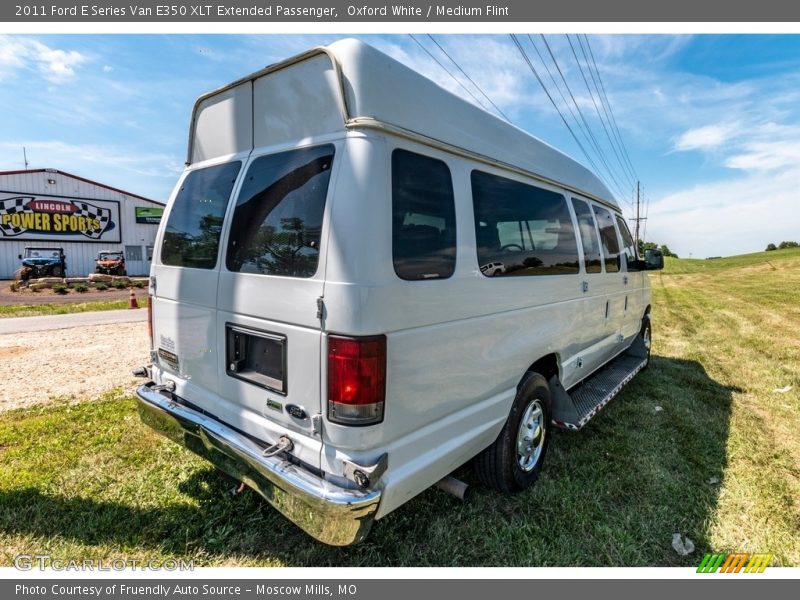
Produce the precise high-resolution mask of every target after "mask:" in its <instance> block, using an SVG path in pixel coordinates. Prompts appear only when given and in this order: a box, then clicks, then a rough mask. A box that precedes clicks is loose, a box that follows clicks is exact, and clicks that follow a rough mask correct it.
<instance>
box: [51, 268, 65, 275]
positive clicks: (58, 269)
mask: <svg viewBox="0 0 800 600" xmlns="http://www.w3.org/2000/svg"><path fill="white" fill-rule="evenodd" d="M50 274H51V275H52V276H53V277H63V276H64V272H63V271H62V270H61V267H53V270H52V271H50Z"/></svg>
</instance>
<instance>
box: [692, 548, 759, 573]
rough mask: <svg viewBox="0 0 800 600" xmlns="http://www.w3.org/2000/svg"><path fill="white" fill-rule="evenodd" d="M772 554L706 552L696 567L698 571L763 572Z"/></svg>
mask: <svg viewBox="0 0 800 600" xmlns="http://www.w3.org/2000/svg"><path fill="white" fill-rule="evenodd" d="M771 558H772V554H748V553H746V552H739V553H735V554H725V553H724V552H719V553H716V554H711V553H709V554H706V555H705V556H704V557H703V560H702V561H701V562H700V566H699V567H697V572H698V573H717V572H719V573H763V572H764V569H766V568H767V567H768V566H769V561H770V559H771Z"/></svg>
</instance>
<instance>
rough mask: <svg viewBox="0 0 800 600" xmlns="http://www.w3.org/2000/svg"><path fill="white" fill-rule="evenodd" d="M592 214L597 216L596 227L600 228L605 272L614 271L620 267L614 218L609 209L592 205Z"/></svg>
mask: <svg viewBox="0 0 800 600" xmlns="http://www.w3.org/2000/svg"><path fill="white" fill-rule="evenodd" d="M594 216H595V217H597V228H598V229H599V230H600V242H601V243H602V245H603V255H604V258H605V263H606V273H616V272H617V271H619V269H620V264H619V263H620V258H619V239H618V238H617V230H616V229H614V218H613V217H612V216H611V213H610V212H609V211H607V210H606V209H605V208H601V207H599V206H595V207H594Z"/></svg>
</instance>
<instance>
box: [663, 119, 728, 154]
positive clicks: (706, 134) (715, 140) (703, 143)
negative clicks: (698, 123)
mask: <svg viewBox="0 0 800 600" xmlns="http://www.w3.org/2000/svg"><path fill="white" fill-rule="evenodd" d="M739 130H740V126H739V124H738V123H717V124H715V125H705V126H704V127H696V128H694V129H689V130H688V131H685V132H683V133H682V134H681V135H680V136H679V137H678V139H677V140H675V150H678V151H684V152H685V151H687V150H711V149H714V148H718V147H720V146H722V145H723V144H724V143H726V142H727V141H729V140H730V139H731V138H733V137H735V136H736V135H737V134H738V133H739Z"/></svg>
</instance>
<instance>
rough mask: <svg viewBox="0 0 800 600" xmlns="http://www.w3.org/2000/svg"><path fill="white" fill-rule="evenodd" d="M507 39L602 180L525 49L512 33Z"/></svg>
mask: <svg viewBox="0 0 800 600" xmlns="http://www.w3.org/2000/svg"><path fill="white" fill-rule="evenodd" d="M509 37H511V40H512V41H513V42H514V44H515V45H516V47H517V50H519V53H520V54H521V55H522V58H523V59H524V60H525V62H526V63H527V65H528V68H529V69H530V70H531V73H533V76H534V77H536V81H538V82H539V85H540V86H541V87H542V91H544V93H545V95H546V96H547V98H548V99H549V100H550V103H551V104H552V105H553V108H555V109H556V112H557V113H558V116H559V117H561V121H563V123H564V126H565V127H566V128H567V130H568V131H569V133H570V135H572V139H574V140H575V143H576V144H577V145H578V148H580V150H581V152H583V155H584V156H585V157H586V160H587V161H588V162H589V164H590V165H591V166H592V168H593V169H594V170H595V172H597V174H598V175H599V176H600V177H601V178H603V176H602V175H601V174H600V170H599V169H598V168H597V165H595V163H594V161H593V160H592V157H591V156H589V153H588V152H586V148H584V147H583V144H581V141H580V140H579V139H578V136H577V135H575V132H574V131H573V129H572V127H570V124H569V123H567V119H566V118H565V117H564V114H563V113H562V112H561V109H559V108H558V105H557V104H556V102H555V100H553V96H552V95H550V91H549V90H548V89H547V86H545V84H544V82H543V81H542V78H541V77H540V76H539V73H538V71H537V70H536V67H534V66H533V63H532V62H531V59H530V58H529V57H528V54H527V53H526V52H525V49H524V48H523V47H522V44H521V43H520V42H519V40H518V39H517V36H516V35H515V34H513V33H510V34H509ZM603 179H605V178H603Z"/></svg>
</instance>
